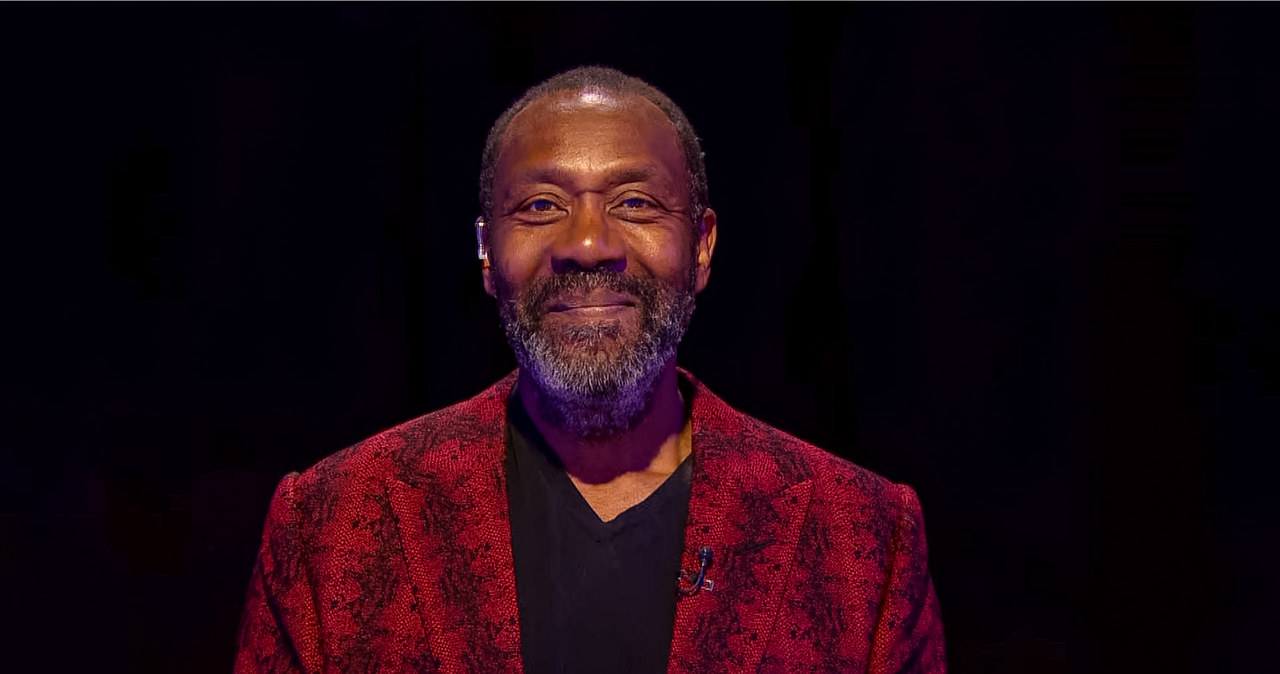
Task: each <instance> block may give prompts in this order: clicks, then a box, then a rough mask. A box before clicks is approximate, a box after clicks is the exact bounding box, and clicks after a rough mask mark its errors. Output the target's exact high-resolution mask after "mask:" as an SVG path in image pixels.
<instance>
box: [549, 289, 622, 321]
mask: <svg viewBox="0 0 1280 674" xmlns="http://www.w3.org/2000/svg"><path fill="white" fill-rule="evenodd" d="M635 306H636V299H635V298H634V297H631V296H630V295H624V294H621V293H616V292H612V291H608V290H596V291H593V292H590V293H588V294H586V295H583V296H580V297H562V298H558V299H556V300H555V301H554V302H552V303H551V305H550V306H549V307H548V310H549V311H550V312H551V313H558V314H567V315H573V316H595V315H600V316H604V315H608V314H612V313H616V312H621V311H624V310H627V309H633V308H635Z"/></svg>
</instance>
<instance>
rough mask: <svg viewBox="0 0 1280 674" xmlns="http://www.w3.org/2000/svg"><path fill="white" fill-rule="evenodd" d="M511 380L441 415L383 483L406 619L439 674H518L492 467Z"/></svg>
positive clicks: (507, 560) (506, 553)
mask: <svg viewBox="0 0 1280 674" xmlns="http://www.w3.org/2000/svg"><path fill="white" fill-rule="evenodd" d="M513 381H514V376H512V377H508V378H507V379H504V380H503V381H502V382H499V384H497V385H495V386H494V387H492V388H491V389H489V390H488V391H486V392H485V393H482V394H481V395H479V396H477V397H476V398H474V399H472V400H471V401H468V402H467V403H464V404H462V405H459V406H457V407H455V408H450V409H449V410H446V411H445V412H446V413H451V416H453V417H454V418H450V419H447V420H441V422H440V423H439V425H438V426H437V427H438V428H440V429H441V431H440V436H442V437H434V438H427V439H422V440H420V442H422V443H423V444H424V448H423V451H422V453H421V455H420V458H419V459H417V461H418V463H417V464H416V465H413V466H406V467H405V470H404V471H403V472H402V474H401V475H400V476H399V477H398V478H397V479H393V480H392V482H391V503H392V508H393V509H394V511H395V513H396V517H397V520H398V526H399V533H400V538H401V543H402V546H403V550H404V555H405V563H406V566H407V567H408V570H409V577H410V581H411V583H412V590H413V595H414V597H415V605H414V607H413V609H414V612H415V613H417V614H418V616H419V617H420V618H421V620H422V623H423V629H424V630H425V631H426V634H427V638H428V643H429V644H430V647H431V651H432V656H433V658H434V660H435V661H436V662H435V664H436V665H437V666H438V668H439V670H440V671H443V672H475V671H484V672H520V671H522V670H521V663H520V618H519V611H518V608H517V605H516V584H515V565H514V562H513V557H512V552H511V524H510V515H509V512H508V508H507V493H506V479H505V475H504V473H503V469H502V458H503V456H504V454H505V451H506V446H505V445H506V442H505V433H504V429H505V428H506V398H507V395H508V394H509V393H510V391H511V384H512V382H513Z"/></svg>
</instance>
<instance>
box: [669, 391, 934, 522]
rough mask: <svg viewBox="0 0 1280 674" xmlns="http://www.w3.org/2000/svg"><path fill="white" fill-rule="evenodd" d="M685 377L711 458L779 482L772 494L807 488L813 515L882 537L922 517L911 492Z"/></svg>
mask: <svg viewBox="0 0 1280 674" xmlns="http://www.w3.org/2000/svg"><path fill="white" fill-rule="evenodd" d="M684 374H685V375H686V376H688V377H689V379H690V380H691V381H692V382H693V383H694V385H695V386H696V387H697V394H698V397H699V398H700V399H701V400H699V401H696V402H695V415H698V413H701V415H700V416H701V418H700V419H698V421H699V422H700V425H701V428H700V434H701V435H702V436H703V437H704V438H705V440H706V441H707V442H708V444H710V445H711V446H712V451H713V453H716V454H723V455H724V456H723V458H725V459H730V461H732V462H735V463H738V464H739V465H741V466H742V467H743V468H742V470H744V471H745V472H747V473H749V474H751V475H753V476H758V480H759V481H761V482H765V483H769V482H776V486H775V485H770V487H771V488H773V489H777V488H782V487H785V486H787V485H789V484H792V485H794V484H800V483H808V484H809V485H810V487H809V488H810V490H811V497H810V502H811V514H812V515H814V516H817V517H821V518H832V519H836V520H845V521H848V522H857V523H860V524H861V525H863V526H868V527H871V528H873V529H875V530H876V533H879V534H883V535H887V534H890V533H891V532H892V531H893V530H894V529H895V528H896V527H897V526H901V524H902V522H901V520H902V519H903V518H904V517H906V518H909V519H915V518H918V516H919V515H918V513H919V509H920V506H919V501H918V499H917V496H916V493H915V491H914V490H913V489H912V488H911V487H909V486H907V485H905V484H899V483H895V482H893V481H891V480H889V479H887V478H885V477H883V476H881V475H879V474H877V473H875V472H873V471H871V470H869V469H867V468H864V467H863V466H860V465H858V464H856V463H854V462H853V461H850V460H848V459H844V458H841V457H839V456H836V455H835V454H832V453H831V452H829V451H826V450H824V449H822V448H820V447H818V446H816V445H814V444H812V443H810V442H807V441H805V440H802V439H800V438H797V437H795V436H794V435H791V434H790V433H787V432H786V431H783V430H781V429H778V428H775V427H773V426H771V425H769V424H767V423H765V422H764V421H761V420H760V419H757V418H755V417H752V416H750V415H748V414H746V413H744V412H740V411H738V410H736V409H734V408H733V407H731V406H730V405H729V404H727V403H726V402H724V401H723V400H721V399H720V398H719V397H717V396H716V395H715V394H713V393H711V391H710V390H709V389H707V387H706V386H705V385H704V384H702V383H701V382H698V381H697V380H696V379H693V378H692V376H691V375H688V373H684ZM717 463H720V462H719V461H718V462H717ZM725 463H728V461H726V462H725Z"/></svg>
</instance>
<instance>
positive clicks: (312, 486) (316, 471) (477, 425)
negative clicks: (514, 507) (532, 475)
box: [276, 374, 515, 513]
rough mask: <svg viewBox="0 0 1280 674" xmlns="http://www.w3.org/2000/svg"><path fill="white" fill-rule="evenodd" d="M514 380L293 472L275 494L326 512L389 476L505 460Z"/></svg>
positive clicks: (306, 509) (403, 477) (402, 476)
mask: <svg viewBox="0 0 1280 674" xmlns="http://www.w3.org/2000/svg"><path fill="white" fill-rule="evenodd" d="M514 382H515V375H514V374H512V375H508V376H507V377H504V378H503V379H502V380H500V381H498V382H497V383H495V384H493V385H492V386H490V387H489V388H487V389H485V390H484V391H482V392H481V393H479V394H477V395H476V396H475V397H473V398H470V399H468V400H464V401H462V402H459V403H456V404H454V405H451V406H449V407H445V408H443V409H440V410H436V411H434V412H431V413H429V414H424V415H422V416H420V417H417V418H416V419H412V420H409V421H406V422H404V423H402V424H399V425H397V426H394V427H392V428H389V429H387V430H384V431H382V432H380V433H377V434H376V435H373V436H371V437H369V438H367V439H365V440H362V441H361V442H358V443H356V444H354V445H352V446H350V447H347V448H346V449H343V450H341V451H339V452H336V453H334V454H331V455H329V456H327V457H325V458H324V459H322V460H320V461H319V462H317V463H316V464H315V465H313V466H311V467H310V468H307V469H306V470H304V471H302V472H301V473H291V474H290V475H289V476H287V477H286V478H285V480H284V481H283V482H282V483H281V486H280V489H279V490H277V494H276V498H277V499H279V498H280V497H281V496H282V494H281V493H280V492H281V491H284V492H286V493H285V494H284V495H285V496H286V497H287V498H289V499H290V500H292V501H294V502H296V503H298V504H299V506H300V507H301V509H302V512H306V513H324V512H326V511H327V510H329V509H330V508H329V507H326V506H327V505H330V506H331V504H333V503H335V502H336V501H338V500H341V499H344V498H347V497H350V496H353V495H356V496H358V495H360V494H364V493H368V492H370V491H371V490H380V485H383V484H385V483H386V482H387V481H388V480H402V481H406V482H407V481H411V480H413V478H414V476H415V475H417V474H419V473H421V472H422V471H423V470H431V469H432V467H434V466H441V467H444V466H448V467H458V466H462V465H469V464H475V463H478V462H487V461H488V462H492V461H501V451H502V439H503V437H504V428H505V423H506V401H507V397H508V395H509V394H510V392H511V388H512V386H513V385H514ZM441 455H448V456H450V457H451V458H455V459H456V458H458V457H459V455H462V456H463V458H464V460H463V461H462V462H459V461H448V462H441V461H437V460H436V459H437V458H439V457H440V456H441Z"/></svg>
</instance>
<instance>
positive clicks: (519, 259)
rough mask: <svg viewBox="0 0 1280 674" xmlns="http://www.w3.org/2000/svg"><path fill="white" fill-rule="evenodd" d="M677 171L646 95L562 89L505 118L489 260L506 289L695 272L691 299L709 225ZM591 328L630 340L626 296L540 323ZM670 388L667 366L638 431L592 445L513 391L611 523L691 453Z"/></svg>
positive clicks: (528, 396)
mask: <svg viewBox="0 0 1280 674" xmlns="http://www.w3.org/2000/svg"><path fill="white" fill-rule="evenodd" d="M686 175H687V174H686V171H685V163H684V151H683V149H682V147H681V145H680V140H679V136H678V135H677V133H676V130H675V127H674V125H672V124H671V122H670V120H668V119H667V117H666V115H665V114H664V113H663V112H662V111H661V110H660V109H659V108H658V107H657V106H656V105H654V104H653V103H651V102H649V101H648V100H646V99H645V98H643V97H640V96H622V97H619V96H615V95H612V94H601V93H599V92H595V91H585V92H575V91H564V92H557V93H555V94H551V95H548V96H545V97H543V98H541V99H538V100H537V101H535V102H534V103H532V104H530V105H529V106H528V107H526V108H525V109H524V110H522V111H521V112H520V113H519V114H518V115H516V117H515V118H514V119H513V120H512V122H511V125H510V127H509V129H508V131H507V134H506V137H505V139H504V144H503V146H502V149H501V151H500V153H499V155H498V161H497V164H496V168H495V175H494V186H493V187H494V189H493V194H494V202H493V214H492V222H490V223H488V226H486V227H485V228H484V229H485V230H486V232H485V233H486V248H487V251H488V256H489V260H490V263H491V264H492V265H493V266H494V267H496V268H497V269H498V270H499V271H500V272H501V273H502V275H503V277H504V278H506V279H507V280H508V281H510V282H511V283H512V284H514V286H515V287H516V288H517V291H520V290H521V289H523V288H524V287H527V285H528V283H529V282H531V281H533V280H535V279H539V278H542V277H545V276H548V275H553V274H561V273H567V272H571V271H574V270H578V269H595V268H604V269H609V270H612V271H618V272H623V273H626V274H634V275H636V276H639V277H649V278H656V279H660V280H662V281H664V282H666V283H669V284H671V285H681V284H683V283H684V282H685V279H687V277H688V276H687V275H688V270H689V266H690V265H696V267H697V271H696V277H695V291H696V292H702V290H703V289H704V288H705V287H706V285H707V280H708V278H709V277H710V274H711V256H712V254H713V253H714V251H715V244H716V215H715V212H714V211H712V210H711V209H706V210H705V211H704V212H703V213H701V214H696V215H695V214H692V213H690V210H691V200H690V195H689V190H688V180H687V178H686ZM695 217H696V219H697V221H696V223H695V222H694V218H695ZM695 236H696V238H697V241H696V245H697V247H696V252H695V249H694V246H693V243H694V242H693V241H692V239H693V237H695ZM691 258H692V259H691ZM492 271H493V270H492V269H484V270H483V271H482V275H483V278H484V288H485V292H487V293H489V294H490V295H492V296H495V297H496V296H497V295H496V292H495V288H494V282H493V279H492V277H491V273H492ZM593 321H616V322H619V323H620V324H621V326H622V328H623V332H622V337H621V338H622V339H634V338H635V336H636V335H637V334H638V333H639V312H638V310H637V309H635V308H634V307H633V306H630V305H629V304H628V298H626V297H618V296H614V295H611V294H608V293H603V292H598V293H593V294H592V295H590V296H588V297H587V298H578V299H575V300H574V301H572V302H569V303H564V302H560V303H558V304H557V305H556V306H554V307H553V309H552V312H551V313H550V314H549V315H548V316H547V318H546V319H545V321H544V325H552V324H555V323H556V322H565V323H567V324H572V323H583V322H593ZM677 381H678V376H677V372H676V363H675V358H674V357H673V358H672V359H671V360H670V361H668V362H667V363H666V365H665V366H664V368H663V370H662V374H661V375H660V376H659V378H658V381H657V388H656V390H655V392H654V398H653V404H652V405H651V406H650V409H649V411H648V413H647V414H646V415H645V416H644V418H643V419H641V421H640V423H639V424H638V425H637V426H636V427H635V428H634V429H633V430H631V431H630V432H627V433H625V434H623V435H621V436H618V437H615V438H610V439H608V440H605V441H597V442H587V441H584V440H583V439H581V438H578V437H575V436H573V435H570V434H567V433H565V432H563V431H561V430H560V429H558V428H556V427H555V426H552V425H551V424H550V423H548V421H547V420H546V419H544V418H543V417H542V416H541V415H540V414H539V413H538V410H540V409H541V407H540V405H539V404H538V398H539V397H540V396H541V395H542V392H541V391H540V390H539V389H538V385H537V382H535V381H534V380H533V379H532V378H531V377H528V376H526V375H525V374H524V373H523V372H522V373H521V375H520V378H519V381H518V382H517V385H516V392H517V395H518V396H520V399H521V402H522V403H524V406H525V409H526V410H528V411H529V413H530V416H531V417H532V418H533V422H534V424H535V425H536V426H537V428H538V430H539V432H541V433H542V435H543V437H544V438H546V440H547V442H548V443H549V444H550V446H551V448H552V450H553V451H555V452H556V454H557V456H558V457H559V458H560V460H561V462H562V463H563V464H564V466H565V468H566V470H567V471H568V473H569V476H570V478H571V479H572V480H573V484H574V485H575V486H576V487H577V488H578V491H579V492H580V493H581V494H582V496H583V498H584V499H585V500H586V501H587V503H588V504H590V505H591V507H592V509H594V510H595V512H596V514H597V515H598V516H599V517H600V519H602V520H604V521H609V520H612V519H613V518H615V517H617V516H618V515H619V514H621V513H622V512H624V511H626V510H627V509H629V508H631V507H632V506H635V505H636V504H638V503H640V502H641V501H643V500H644V499H645V498H647V497H648V496H649V495H650V494H651V493H653V491H654V490H655V489H657V488H658V487H659V486H660V485H661V484H662V483H663V481H665V480H666V478H667V477H668V476H670V475H671V473H673V472H675V470H676V468H677V467H679V465H680V463H681V462H682V461H683V460H684V459H685V458H686V457H688V456H689V454H690V452H691V451H692V447H691V435H692V433H691V424H690V421H689V419H688V418H686V415H685V406H684V403H683V401H682V399H681V394H680V391H679V388H678V386H677Z"/></svg>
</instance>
